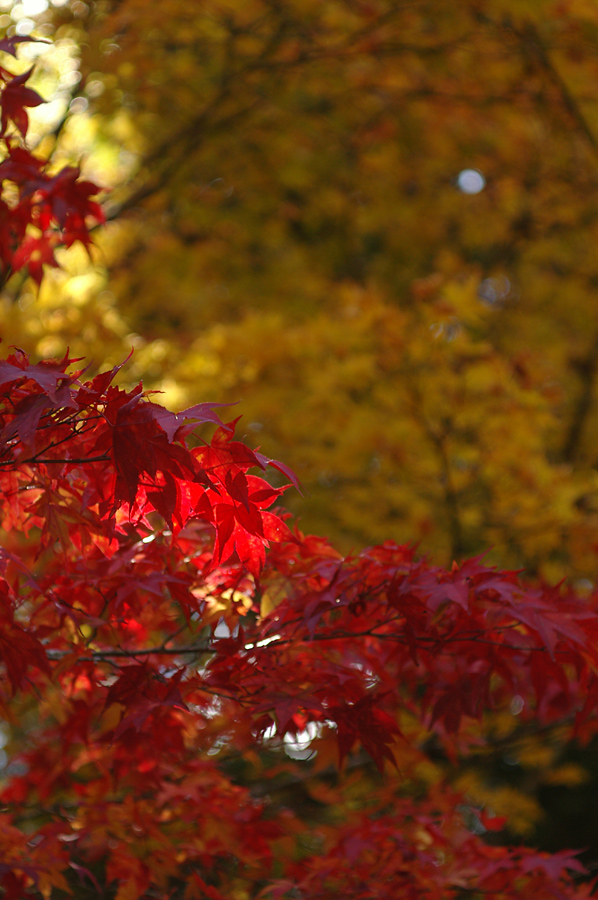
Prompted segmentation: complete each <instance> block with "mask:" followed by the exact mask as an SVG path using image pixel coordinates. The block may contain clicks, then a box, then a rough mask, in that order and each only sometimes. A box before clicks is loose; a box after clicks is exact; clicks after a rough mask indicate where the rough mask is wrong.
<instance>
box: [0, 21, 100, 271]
mask: <svg viewBox="0 0 598 900" xmlns="http://www.w3.org/2000/svg"><path fill="white" fill-rule="evenodd" d="M32 40H33V38H27V37H11V38H5V39H4V40H1V41H0V51H1V52H3V53H7V54H10V55H12V56H16V45H17V44H18V43H21V42H23V41H32ZM32 71H33V69H29V70H28V71H26V72H23V73H22V74H21V75H14V74H13V73H12V72H10V71H9V70H8V69H6V68H5V67H4V66H0V144H1V145H2V150H0V154H1V156H2V160H1V162H0V267H1V271H0V274H1V277H2V281H3V282H5V281H6V280H7V279H8V277H9V276H10V275H11V274H13V273H14V272H18V271H19V270H20V269H23V268H25V267H26V268H27V270H28V272H29V274H30V275H31V277H32V278H33V279H35V281H37V283H38V284H39V283H40V282H41V280H42V276H43V267H44V265H49V266H57V265H58V264H57V262H56V260H55V258H54V251H55V249H56V247H58V246H66V247H70V246H71V245H72V244H73V243H75V241H80V242H81V243H83V244H84V245H85V246H88V245H89V243H90V241H91V238H90V235H89V222H90V220H95V221H96V222H103V221H104V213H103V211H102V208H101V206H100V205H99V204H98V203H97V202H95V201H94V200H92V199H91V198H92V197H93V196H94V195H96V194H98V193H99V190H100V189H99V188H98V186H97V185H95V184H93V183H92V182H90V181H82V180H80V178H79V175H80V172H79V169H78V168H76V167H73V166H66V167H65V168H63V169H62V170H61V171H60V172H58V174H56V175H50V174H49V173H48V167H49V162H48V160H44V159H40V158H39V157H37V156H35V155H34V154H33V153H31V152H30V151H29V150H28V149H27V147H26V145H25V139H26V137H27V131H28V128H29V117H28V115H27V109H28V108H32V107H36V106H39V105H40V103H43V100H42V98H41V97H40V95H39V94H38V93H37V92H36V91H34V90H33V89H32V88H30V87H28V86H27V81H28V80H29V78H30V76H31V73H32Z"/></svg>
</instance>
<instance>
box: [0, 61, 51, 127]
mask: <svg viewBox="0 0 598 900" xmlns="http://www.w3.org/2000/svg"><path fill="white" fill-rule="evenodd" d="M33 68H34V67H33V66H32V67H31V68H30V69H28V70H27V71H26V72H23V74H22V75H15V76H13V77H12V78H11V79H10V81H9V82H8V83H7V84H5V86H4V89H3V90H2V94H1V95H0V105H1V107H2V112H1V115H0V137H3V136H4V134H5V133H6V128H7V126H8V123H9V122H10V121H12V122H14V124H15V125H16V126H17V128H18V129H19V131H20V132H21V134H22V135H23V137H25V136H26V135H27V129H28V127H29V117H28V116H27V113H26V112H25V107H34V106H39V105H40V103H43V102H44V101H43V99H42V98H41V97H40V95H39V94H38V93H37V91H34V90H33V89H32V88H29V87H25V82H26V81H28V80H29V77H30V76H31V73H32V72H33Z"/></svg>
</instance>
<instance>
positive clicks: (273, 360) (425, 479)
mask: <svg viewBox="0 0 598 900" xmlns="http://www.w3.org/2000/svg"><path fill="white" fill-rule="evenodd" d="M0 13H1V14H0V27H3V28H7V29H8V30H9V32H10V33H12V32H13V31H14V30H16V32H17V33H18V34H23V35H26V34H29V33H34V34H36V35H38V36H47V37H49V38H50V39H51V41H52V44H50V45H43V44H33V45H30V46H27V45H26V46H24V47H23V48H22V50H21V51H20V53H21V59H22V63H21V64H22V66H23V68H25V67H27V66H28V65H30V61H31V58H35V59H36V60H37V61H38V71H37V74H36V79H37V87H38V89H39V90H40V91H41V93H42V94H43V95H44V96H46V97H48V98H50V97H53V98H54V99H53V100H52V103H51V104H49V105H48V106H46V107H40V108H39V110H36V111H35V113H37V115H36V116H35V117H32V118H34V121H35V123H36V124H35V128H34V129H33V133H32V135H31V138H30V143H32V144H33V145H35V144H36V143H37V144H38V145H39V149H40V152H45V153H50V154H52V155H53V158H54V160H55V162H56V165H57V167H58V166H60V165H63V164H64V163H70V164H79V163H80V164H81V165H82V167H83V171H84V173H85V175H86V176H88V177H91V178H92V179H93V180H96V181H98V182H99V183H101V184H103V185H105V186H106V188H107V189H108V193H107V195H106V206H107V213H108V217H109V224H108V225H107V226H106V227H104V228H102V229H100V230H98V232H97V250H96V251H95V252H94V253H93V254H92V256H93V259H92V260H89V259H88V258H87V256H86V254H85V252H84V251H82V250H81V249H77V248H73V249H71V250H69V251H68V252H64V253H63V256H62V258H61V261H62V263H63V265H64V270H63V271H54V270H53V271H51V272H48V276H47V278H46V279H45V280H44V282H43V284H42V287H41V290H40V291H39V293H38V292H37V291H36V290H35V286H34V285H33V284H32V283H31V282H30V281H27V280H26V279H24V278H23V277H22V276H20V275H19V276H15V277H14V278H13V279H12V280H11V281H10V282H9V284H8V285H7V288H6V290H5V291H4V294H3V297H2V304H1V307H0V330H1V332H2V337H3V340H4V342H5V344H18V345H19V346H21V347H23V348H24V349H26V350H28V351H30V352H33V353H35V354H38V355H40V356H43V357H47V356H56V355H60V354H62V353H63V352H64V351H65V350H66V348H67V347H70V352H71V354H72V355H74V356H83V357H85V358H86V359H91V360H92V361H93V363H92V366H96V367H103V366H106V365H109V364H114V363H116V362H120V361H121V360H122V359H123V358H124V357H125V356H126V355H127V353H128V352H129V350H130V348H131V347H133V348H134V351H135V352H134V355H133V359H132V362H131V364H130V365H129V367H128V370H127V373H126V376H125V377H127V378H129V379H138V378H143V380H144V384H145V386H146V387H148V388H156V389H160V390H162V391H163V392H164V402H165V403H167V404H171V405H174V406H179V407H182V406H185V405H188V404H190V403H192V402H197V401H199V400H207V399H210V400H221V401H238V406H237V407H236V408H235V410H236V411H235V413H234V414H235V415H236V414H242V415H243V419H242V423H241V432H240V433H241V434H244V436H245V438H246V439H247V440H248V441H249V442H250V443H252V444H254V445H256V446H262V447H263V448H264V450H265V452H267V453H268V455H271V456H275V457H278V458H281V459H283V460H285V462H287V463H288V464H290V465H291V466H292V467H293V468H294V469H295V471H296V472H297V474H298V476H299V478H300V479H301V481H302V483H303V485H304V487H305V494H304V496H302V497H300V496H295V497H294V498H289V499H288V504H289V506H290V507H291V508H292V509H293V511H294V512H296V513H297V514H298V515H299V516H300V522H301V527H302V528H303V530H305V531H313V532H316V533H320V534H326V535H328V536H330V537H331V538H332V539H333V541H334V542H335V543H336V544H337V545H338V546H339V547H340V548H341V549H342V550H344V551H349V550H350V549H352V548H356V549H359V548H361V547H362V546H363V545H365V544H367V543H372V542H377V541H382V540H384V539H386V538H392V539H394V540H397V541H399V542H413V543H417V544H418V545H419V548H420V550H421V552H423V553H425V554H427V555H429V556H430V557H431V558H432V559H433V560H434V561H435V562H437V563H442V564H450V563H451V561H452V560H453V559H460V558H463V557H464V556H467V555H473V554H477V553H481V552H483V551H486V550H488V548H490V550H489V553H488V558H489V559H490V560H491V561H493V562H495V563H496V564H498V565H500V566H501V567H512V568H523V569H525V571H526V572H527V573H528V574H529V575H530V576H532V577H541V578H545V579H547V580H549V581H552V582H556V581H558V580H560V579H563V578H566V579H568V580H569V581H570V582H571V583H572V584H573V586H574V587H575V588H576V589H577V590H578V591H581V592H590V591H591V590H593V587H594V584H593V582H594V578H595V575H596V549H597V543H598V472H597V468H596V466H597V462H598V452H597V450H596V447H597V445H598V415H597V413H598V409H597V403H598V400H597V398H596V379H597V376H598V303H597V302H596V301H597V291H598V254H597V253H596V246H597V243H598V203H597V202H596V194H597V187H598V94H597V93H596V84H597V83H598V8H597V7H596V4H595V3H594V2H593V0H462V2H459V3H450V4H447V3H446V2H443V0H420V2H416V3H413V2H400V0H243V2H240V0H202V2H194V0H165V2H162V3H148V2H147V0H89V2H83V0H66V2H65V0H60V2H57V0H54V2H52V3H49V2H48V0H21V2H18V3H16V4H15V3H13V2H12V0H0ZM510 722H511V724H510V725H508V726H505V728H506V729H507V730H506V732H505V733H503V732H501V731H500V729H501V728H502V725H501V724H500V722H498V720H496V719H493V720H492V721H491V722H490V724H489V726H488V727H489V728H493V729H497V738H496V742H495V747H496V748H498V749H497V750H496V754H497V757H496V760H498V762H497V761H496V760H495V761H494V762H492V761H490V762H489V761H488V760H487V759H485V760H482V761H481V763H480V766H477V764H476V765H474V764H472V768H471V771H469V772H461V773H459V775H458V777H459V779H461V780H462V779H469V781H466V782H462V781H460V783H461V784H462V785H463V784H464V783H466V784H467V785H468V786H469V789H471V791H472V793H473V794H474V795H476V796H478V797H482V799H485V801H486V802H491V803H492V804H493V807H494V808H495V809H496V811H497V812H498V813H499V814H500V813H502V812H504V810H505V807H506V808H507V809H508V811H509V815H510V817H511V821H512V823H513V822H516V823H517V824H515V825H512V827H513V828H514V831H515V833H516V834H518V835H520V836H529V835H530V834H531V833H532V831H533V828H534V823H535V822H537V820H538V819H539V817H540V806H541V803H540V799H541V798H540V799H538V798H539V793H538V792H540V794H541V793H542V791H544V792H545V795H546V796H548V795H550V792H551V791H552V792H553V794H552V795H551V796H552V797H553V799H552V800H550V797H549V799H548V800H547V801H546V802H547V803H548V804H549V805H550V803H553V806H554V803H557V807H558V804H559V803H560V804H561V806H560V807H558V808H560V809H561V812H562V802H563V801H562V798H561V800H558V801H555V800H554V796H556V794H555V793H554V792H555V791H556V792H557V794H558V791H559V790H560V789H561V788H566V789H567V790H568V789H569V788H573V787H575V786H579V785H580V784H584V782H585V781H586V780H587V779H591V778H594V779H595V776H594V775H592V773H591V771H590V769H591V767H590V769H588V765H587V759H585V761H584V764H583V765H582V763H581V762H580V760H579V759H578V758H575V759H574V760H572V759H570V758H569V757H567V758H565V757H566V756H567V755H566V752H565V751H564V750H563V747H562V743H559V741H558V736H557V737H555V736H554V735H553V736H552V737H551V738H550V739H549V740H548V739H547V738H546V736H545V735H544V736H542V735H536V736H535V737H530V736H529V735H526V736H524V738H525V741H524V744H521V745H519V744H518V745H517V747H518V749H517V752H515V751H514V750H513V741H514V740H515V741H519V742H521V741H522V740H523V738H522V737H521V735H518V734H516V735H515V737H513V734H511V732H510V731H509V729H512V728H514V726H513V720H512V719H511V720H510ZM509 742H511V743H509ZM507 745H508V746H510V747H511V749H510V750H509V751H508V752H507V750H505V747H506V746H507ZM509 754H510V756H509ZM490 763H492V765H491V768H492V771H493V772H494V773H495V775H496V778H495V784H494V786H493V783H492V779H489V778H488V766H489V765H490ZM501 766H502V767H503V769H505V771H506V772H508V775H504V773H503V774H502V775H501V774H500V772H499V769H500V767H501ZM496 773H498V775H497V774H496ZM499 776H500V777H499ZM503 776H504V777H503ZM493 778H494V776H493ZM484 792H485V793H484ZM501 792H502V793H501ZM584 795H585V796H586V797H591V796H592V791H591V790H590V789H589V788H586V787H584V788H582V790H581V791H579V792H578V793H577V794H576V795H575V796H576V797H577V798H578V801H579V803H580V804H581V806H580V809H577V811H576V816H577V818H576V821H577V822H582V823H584V828H591V827H592V826H590V825H589V824H588V823H589V822H590V821H591V820H592V815H591V813H590V811H589V809H586V808H585V807H584V806H583V804H584V802H585V800H584ZM542 796H544V795H542ZM568 796H573V795H568ZM593 796H595V793H594V795H593ZM576 802H577V801H576ZM593 828H594V831H596V825H594V826H593ZM576 837H577V836H576V835H574V834H573V833H572V832H571V831H570V832H569V839H568V843H570V844H571V845H574V844H575V843H576ZM543 840H544V841H545V843H550V841H551V840H554V835H553V834H552V835H551V833H550V829H549V828H548V829H547V830H546V831H545V833H543ZM577 842H578V843H579V842H581V844H584V843H586V844H587V843H588V840H587V839H586V840H585V841H584V840H583V837H582V839H581V841H579V840H578V841H577Z"/></svg>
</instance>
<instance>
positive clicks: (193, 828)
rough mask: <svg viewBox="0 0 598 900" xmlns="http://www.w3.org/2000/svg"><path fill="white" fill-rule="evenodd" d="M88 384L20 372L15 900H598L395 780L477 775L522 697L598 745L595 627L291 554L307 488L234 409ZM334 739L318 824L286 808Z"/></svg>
mask: <svg viewBox="0 0 598 900" xmlns="http://www.w3.org/2000/svg"><path fill="white" fill-rule="evenodd" d="M70 365H71V363H70V361H69V360H68V359H63V360H61V361H59V362H43V363H37V364H34V363H30V362H29V360H28V359H27V357H26V356H25V355H24V354H23V353H22V352H20V351H16V352H14V353H13V354H12V355H11V356H9V357H8V359H7V360H6V361H3V362H1V363H0V486H1V489H2V492H3V495H4V504H3V508H2V522H1V527H2V535H3V541H2V544H3V546H2V549H1V551H0V576H1V581H0V590H1V592H2V596H1V604H2V615H1V617H0V659H1V661H2V665H3V667H4V671H5V676H6V679H5V684H4V686H3V688H2V691H1V694H0V704H1V706H0V710H1V713H2V718H3V719H4V720H5V721H6V722H8V723H9V726H10V729H11V733H12V738H11V742H10V743H9V744H8V745H7V746H8V748H9V759H10V762H9V766H8V768H7V769H6V770H5V775H4V777H3V781H2V787H1V790H0V804H1V805H2V809H3V812H2V829H1V831H0V885H2V887H3V889H4V891H5V895H6V896H7V897H9V898H14V900H16V898H21V897H23V896H31V897H38V896H40V895H44V896H48V895H49V893H51V891H53V890H63V891H67V892H71V893H72V892H77V891H79V892H80V891H85V892H89V893H90V896H91V895H93V896H96V895H97V894H98V892H100V891H101V890H103V889H104V888H107V887H109V886H110V885H111V886H112V889H114V890H116V897H117V898H118V900H136V898H139V897H145V896H160V897H161V896H164V897H167V896H181V897H184V898H191V900H192V898H195V897H197V898H203V897H209V898H214V900H221V898H224V897H229V896H235V895H237V896H259V897H263V898H290V897H296V896H299V897H310V898H316V900H320V898H322V900H324V898H332V897H337V896H346V897H357V896H360V897H361V896H363V897H368V898H370V897H371V898H378V897H380V898H382V897H388V896H401V897H403V896H404V897H414V898H415V897H429V898H440V897H445V896H457V895H458V894H459V891H465V892H468V891H472V890H481V891H483V892H484V896H485V897H488V898H496V900H498V898H503V900H504V898H511V897H513V898H514V897H519V896H524V895H528V894H530V892H533V894H534V896H536V897H537V898H538V900H543V898H551V900H552V898H554V900H556V898H563V897H571V898H581V897H587V896H589V892H590V887H589V886H588V885H587V884H586V885H585V886H584V885H582V886H579V885H577V886H576V885H575V884H574V882H573V880H572V877H571V874H570V873H578V872H580V871H581V866H580V864H579V862H578V861H577V860H576V859H575V857H574V856H572V855H570V854H561V855H557V856H546V855H543V854H539V853H536V852H533V851H531V850H521V849H519V850H512V849H509V848H507V847H501V846H489V845H487V844H486V843H485V842H484V841H483V839H482V838H481V837H480V836H479V835H478V834H475V833H472V831H471V830H469V829H468V828H467V827H466V823H465V821H464V818H463V816H462V814H461V812H460V808H461V806H466V805H467V804H468V801H467V798H466V797H462V796H455V794H454V793H453V792H451V791H449V790H447V789H446V788H443V786H442V784H441V783H438V784H436V785H435V786H434V788H433V790H432V791H431V792H430V791H429V794H428V797H427V799H423V798H417V799H414V798H413V797H411V796H410V795H409V791H408V789H407V788H406V784H408V780H406V779H405V778H403V777H401V776H400V775H398V776H397V775H395V776H393V775H392V771H393V766H394V765H395V764H396V763H397V760H401V763H400V765H399V769H401V768H402V766H404V765H407V763H405V761H404V759H405V758H406V756H409V754H412V755H413V757H414V759H416V760H417V761H418V762H419V763H421V762H422V760H424V761H425V758H426V752H427V751H426V749H425V746H426V742H428V743H429V741H430V739H431V737H432V736H434V738H433V739H434V740H435V741H437V742H438V744H439V746H442V747H444V749H445V751H446V752H447V753H448V754H449V756H452V757H453V758H454V759H455V760H456V759H458V758H459V756H460V755H463V754H467V752H468V748H470V746H471V745H473V744H475V743H476V742H479V740H480V735H481V734H482V731H481V730H480V728H477V727H476V723H478V724H479V723H481V722H482V720H483V716H484V714H485V713H486V712H487V711H489V710H493V709H494V710H499V711H500V710H506V709H508V708H509V704H510V702H511V700H512V698H513V696H514V695H517V696H518V697H519V698H521V703H522V709H521V711H520V716H521V719H522V721H527V722H530V723H532V722H533V723H538V724H539V725H542V724H547V723H548V724H549V723H553V722H555V721H558V722H563V721H570V722H571V727H572V728H573V723H574V719H575V716H577V722H576V727H577V729H578V730H579V731H580V732H581V733H583V734H584V735H589V734H591V733H593V731H594V730H595V717H593V713H594V706H593V704H590V703H589V702H588V700H587V698H588V697H594V698H595V697H596V691H597V688H596V685H597V683H598V679H597V677H596V672H597V670H598V649H597V648H598V640H597V638H598V612H597V611H596V608H595V605H594V604H593V603H592V602H589V601H585V600H582V599H579V598H577V597H575V596H573V595H572V594H570V593H567V592H565V591H557V590H554V589H548V588H535V589H529V588H527V587H525V586H524V585H523V584H522V583H521V582H520V581H519V579H518V577H517V575H516V574H515V573H512V572H497V571H495V570H494V569H491V568H488V567H486V566H484V565H483V563H482V562H481V561H480V560H479V559H477V560H469V561H468V562H465V563H464V564H463V565H462V566H459V567H458V566H455V567H454V568H453V569H452V570H451V571H445V570H443V569H439V568H435V567H433V566H430V565H429V564H427V563H426V562H425V561H421V560H417V559H416V558H415V557H414V555H413V552H412V551H411V550H410V549H409V548H406V547H401V546H397V545H395V544H393V543H390V542H389V543H386V544H385V545H383V546H380V547H375V548H370V549H368V550H366V551H364V552H363V553H361V554H359V555H357V556H355V557H351V558H346V559H343V558H341V557H340V556H339V555H338V553H336V552H335V551H334V549H333V548H331V547H330V546H329V545H328V543H327V542H326V541H324V540H322V539H320V538H315V537H305V536H303V535H302V534H301V533H300V532H299V531H297V530H295V531H294V532H293V533H291V531H289V529H288V528H287V525H286V524H285V522H284V518H285V515H284V514H283V513H281V512H280V511H279V510H277V509H276V508H273V507H272V504H274V503H276V502H277V501H278V499H279V497H280V494H281V492H282V491H283V490H284V489H285V488H284V487H280V486H276V480H277V479H280V476H281V473H284V472H286V471H287V470H285V469H284V467H283V466H281V465H280V464H279V463H276V462H275V461H273V460H269V459H267V458H266V457H264V456H263V455H261V454H260V453H258V452H256V451H253V450H251V449H249V447H247V446H246V445H245V444H244V443H243V442H242V441H239V440H236V439H235V438H234V423H232V424H229V425H225V424H223V423H222V422H221V420H220V418H219V417H218V415H217V413H216V411H215V409H214V406H213V405H210V404H200V405H198V406H194V407H192V408H190V409H187V410H184V411H183V412H181V413H178V414H175V413H172V412H169V411H168V410H166V409H165V408H163V407H162V406H159V405H158V404H156V403H154V402H152V401H151V400H150V399H148V398H147V397H145V396H144V395H143V393H142V391H141V389H140V388H136V389H133V390H124V389H122V388H119V387H117V386H115V384H114V379H115V376H116V375H117V373H118V370H119V367H116V368H115V369H113V370H111V371H109V372H106V373H104V374H101V375H98V376H96V377H95V378H92V379H90V380H88V381H85V380H84V373H83V372H81V371H74V372H71V368H70ZM207 426H211V427H213V428H214V427H215V433H214V436H213V437H212V438H211V439H210V440H207V439H203V438H202V437H200V434H199V433H198V430H197V429H198V427H199V428H200V430H201V429H203V428H204V427H207ZM250 470H253V471H258V472H261V474H260V475H256V474H253V473H252V472H251V471H250ZM268 472H269V473H271V475H272V478H270V481H269V480H267V478H266V477H264V475H266V474H267V473H268ZM272 481H274V483H271V482H272ZM286 486H288V485H286ZM266 551H267V552H266ZM309 728H311V729H312V731H311V735H312V738H313V740H312V748H313V749H314V751H317V756H316V757H315V759H316V763H315V764H313V763H309V765H308V768H307V772H306V774H305V778H306V790H307V791H308V793H309V794H310V796H312V797H313V799H314V801H315V802H317V803H320V804H321V803H325V804H328V805H329V807H330V815H329V816H328V818H325V819H324V820H320V821H318V822H317V824H316V825H313V823H311V824H310V823H309V821H306V820H305V819H304V818H303V817H302V816H301V814H300V812H298V811H293V810H292V809H291V808H290V807H289V804H288V803H285V802H281V803H278V802H277V800H276V792H277V791H279V790H280V791H282V792H283V794H284V792H285V791H286V790H287V789H289V788H288V784H290V785H291V787H292V784H293V783H295V782H296V781H297V779H299V780H300V778H301V776H300V774H299V773H300V771H301V769H300V764H296V765H295V764H292V763H291V762H290V761H287V762H285V759H286V757H285V754H284V752H283V748H284V746H286V744H285V741H286V742H288V741H291V742H293V741H295V740H297V739H298V737H299V738H300V737H301V735H302V734H305V731H306V729H309ZM364 753H365V754H367V755H369V757H370V758H371V759H372V760H373V762H374V763H375V765H376V767H377V768H378V769H379V770H380V772H381V773H382V772H384V780H380V779H378V781H376V779H375V778H374V779H373V780H370V785H371V789H370V791H369V796H368V800H367V803H365V804H362V805H361V806H360V805H356V804H355V802H354V801H353V800H351V799H350V793H351V790H354V789H355V784H354V783H353V787H351V786H350V784H349V782H350V777H348V778H347V779H346V783H345V780H343V779H344V776H343V777H341V778H340V781H339V776H338V774H337V775H334V774H333V773H334V770H335V769H336V768H337V767H338V765H339V762H340V763H341V764H342V763H343V760H345V767H344V768H345V770H346V771H347V772H350V770H351V766H352V765H357V766H362V765H364V759H365V757H364V756H363V754H364ZM235 759H236V760H238V761H240V763H239V764H240V765H241V769H239V770H237V769H235ZM294 766H295V767H294ZM341 771H343V770H342V769H341ZM331 779H332V781H333V782H335V784H334V785H333V784H332V783H331ZM347 784H349V787H347ZM347 792H348V793H347ZM479 815H480V822H481V823H482V825H484V826H485V827H486V828H487V829H489V830H492V829H500V828H501V827H502V825H503V822H502V820H496V819H495V818H493V817H492V815H490V814H487V813H485V812H481V811H480V813H479ZM243 891H244V892H245V893H243ZM235 892H236V893H235Z"/></svg>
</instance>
